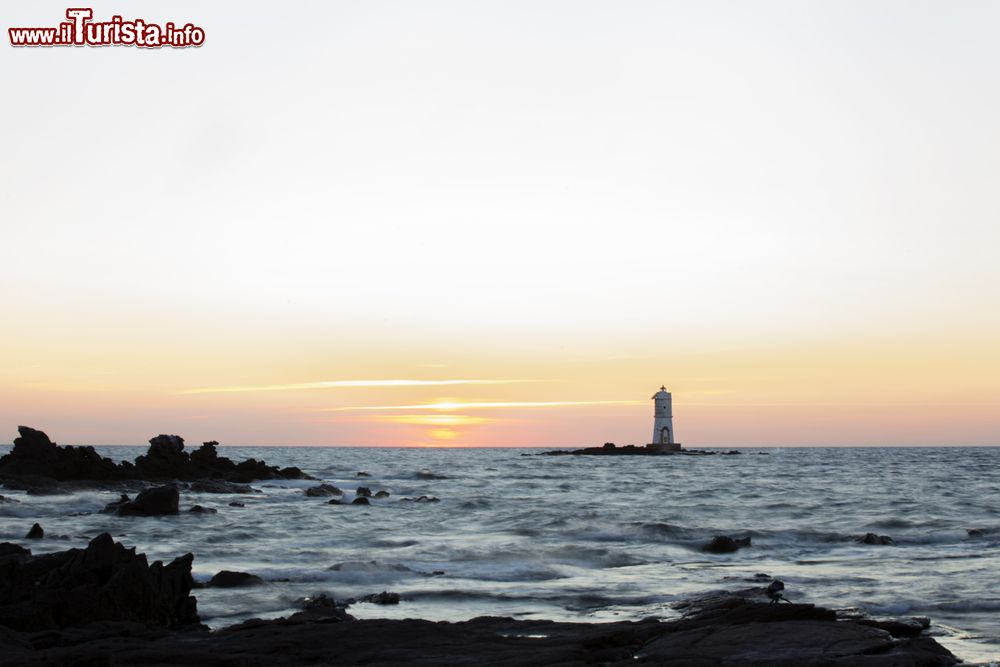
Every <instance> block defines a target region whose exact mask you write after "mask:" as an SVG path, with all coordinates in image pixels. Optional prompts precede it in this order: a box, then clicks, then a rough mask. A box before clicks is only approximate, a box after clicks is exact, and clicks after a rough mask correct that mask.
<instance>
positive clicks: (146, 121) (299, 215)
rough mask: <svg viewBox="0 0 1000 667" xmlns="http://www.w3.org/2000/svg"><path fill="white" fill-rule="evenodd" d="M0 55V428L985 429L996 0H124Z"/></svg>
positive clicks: (383, 435) (459, 431) (694, 442)
mask: <svg viewBox="0 0 1000 667" xmlns="http://www.w3.org/2000/svg"><path fill="white" fill-rule="evenodd" d="M90 6H93V8H94V13H95V18H97V19H103V20H107V19H109V18H110V17H111V15H113V14H121V15H122V16H123V17H125V18H126V19H132V18H136V17H142V18H144V19H146V20H148V21H153V22H161V23H164V22H166V21H174V22H177V23H185V22H188V21H190V22H193V23H195V24H198V25H200V26H202V27H203V28H204V29H205V32H206V43H205V45H204V46H203V47H201V48H197V49H156V50H143V49H138V48H129V47H106V48H91V47H81V48H49V49H39V48H13V47H11V46H10V44H9V42H8V41H7V39H6V28H8V27H13V26H49V25H52V26H54V25H57V24H58V23H59V22H60V20H65V10H66V7H67V5H66V4H65V3H62V4H59V3H53V2H48V1H37V2H21V3H6V4H5V5H4V6H3V9H2V11H0V16H2V17H3V23H4V25H3V28H4V44H2V45H0V83H2V90H3V91H4V103H3V104H2V105H0V119H2V126H3V128H4V141H3V145H2V152H0V231H2V235H0V307H2V313H3V315H2V318H0V442H10V441H11V440H12V439H13V438H14V437H15V436H16V427H17V425H18V424H26V425H30V426H33V427H36V428H40V429H43V430H45V431H46V432H48V433H49V435H50V436H51V437H52V438H53V439H54V440H57V441H58V442H60V443H63V444H140V443H144V442H145V441H146V440H147V439H148V438H149V437H151V436H153V435H155V434H157V433H176V434H179V435H182V436H183V437H184V438H186V439H187V440H188V441H189V442H191V443H198V442H201V441H203V440H210V439H215V440H219V441H220V442H222V444H303V445H407V446H433V445H447V446H516V445H529V446H570V445H577V446H579V445H594V444H601V443H603V442H605V441H613V442H616V443H618V444H628V443H635V444H643V443H646V442H647V441H648V440H649V438H650V430H651V423H652V410H653V408H652V401H651V400H650V397H651V396H652V394H653V393H654V392H655V391H656V390H657V389H658V388H659V386H660V385H661V384H665V385H666V386H667V388H668V389H669V390H671V391H672V392H673V396H674V421H675V426H676V433H677V437H678V439H679V440H680V441H681V442H682V443H684V444H685V445H686V446H689V447H697V446H716V445H719V446H730V445H933V444H964V445H974V444H1000V187H998V185H1000V123H998V122H997V119H998V118H1000V40H998V39H997V34H998V30H1000V3H996V2H985V1H984V2H975V1H969V2H962V3H946V2H912V1H899V2H891V1H885V2H877V3H872V2H868V1H863V2H862V1H857V2H851V1H841V0H838V1H830V2H799V1H797V0H796V1H788V2H714V1H708V2H701V1H699V2H694V1H693V0H692V1H691V2H642V1H638V0H636V1H629V2H612V1H605V2H587V1H580V0H572V1H569V0H567V1H565V2H553V1H548V0H540V1H536V2H528V1H523V2H521V1H514V2H509V1H507V2H500V1H496V2H487V1H483V2H479V1H472V2H469V1H466V0H461V1H460V0H455V1H453V2H437V1H433V2H432V1H427V2H425V1H420V2H403V1H399V2H384V1H380V0H364V1H361V0H357V1H354V2H339V1H331V2H322V3H320V2H299V3H246V2H241V3H234V2H233V3H230V2H214V3H203V2H179V1H171V2H136V1H134V0H129V1H128V2H125V1H121V0H117V1H114V2H102V3H98V4H91V5H90Z"/></svg>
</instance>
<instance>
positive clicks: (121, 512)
mask: <svg viewBox="0 0 1000 667" xmlns="http://www.w3.org/2000/svg"><path fill="white" fill-rule="evenodd" d="M180 498H181V494H180V492H179V491H178V490H177V487H176V486H173V485H170V486H158V487H156V488H153V489H145V490H143V491H141V492H140V493H139V495H138V496H136V497H135V500H128V496H125V498H123V499H120V500H117V501H115V502H113V503H111V504H109V505H108V506H107V507H105V508H104V510H105V511H106V512H114V513H115V514H117V515H118V516H167V515H170V514H177V512H178V505H179V503H180Z"/></svg>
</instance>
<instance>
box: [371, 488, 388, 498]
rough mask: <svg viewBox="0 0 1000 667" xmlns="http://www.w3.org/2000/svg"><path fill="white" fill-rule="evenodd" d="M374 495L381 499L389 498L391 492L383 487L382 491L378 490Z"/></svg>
mask: <svg viewBox="0 0 1000 667" xmlns="http://www.w3.org/2000/svg"><path fill="white" fill-rule="evenodd" d="M373 497H374V498H379V499H381V498H388V497H389V492H388V491H385V490H384V489H383V490H382V491H377V492H376V493H375V495H374V496H373Z"/></svg>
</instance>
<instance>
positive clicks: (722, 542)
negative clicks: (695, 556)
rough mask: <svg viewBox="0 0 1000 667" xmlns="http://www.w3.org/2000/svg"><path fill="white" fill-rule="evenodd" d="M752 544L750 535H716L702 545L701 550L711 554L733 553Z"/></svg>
mask: <svg viewBox="0 0 1000 667" xmlns="http://www.w3.org/2000/svg"><path fill="white" fill-rule="evenodd" d="M748 546H750V537H749V536H747V537H730V536H729V535H716V536H715V537H713V538H712V540H711V541H710V542H708V543H707V544H705V545H704V546H702V548H701V550H702V551H705V552H707V553H711V554H731V553H733V552H735V551H738V550H740V549H742V548H743V547H748Z"/></svg>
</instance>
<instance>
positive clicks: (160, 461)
mask: <svg viewBox="0 0 1000 667" xmlns="http://www.w3.org/2000/svg"><path fill="white" fill-rule="evenodd" d="M17 430H18V432H19V433H20V437H18V438H16V439H15V440H14V448H13V449H12V450H11V451H10V453H8V454H7V455H6V456H3V457H2V458H0V477H4V478H25V479H31V481H32V482H33V483H34V484H35V486H38V487H39V488H44V486H45V480H46V479H48V480H57V481H79V480H97V481H110V480H148V481H167V480H179V481H195V480H212V481H213V482H215V483H216V485H217V486H216V488H225V487H219V486H218V485H219V484H223V483H230V484H235V485H245V484H247V483H248V482H251V481H254V480H258V479H311V477H309V475H306V474H305V473H303V472H302V471H301V470H299V469H298V468H295V467H289V468H278V467H277V466H269V465H267V464H266V463H265V462H263V461H258V460H256V459H247V460H245V461H241V462H239V463H234V462H233V461H231V460H230V459H228V458H226V457H224V456H219V453H218V450H217V449H216V446H217V445H218V444H219V443H217V442H214V441H213V442H206V443H204V444H203V445H202V446H201V447H200V448H198V449H196V450H194V451H193V452H191V453H190V454H189V453H188V452H186V451H184V439H183V438H181V437H180V436H178V435H165V434H161V435H158V436H156V437H154V438H152V439H150V441H149V450H148V451H147V452H146V453H145V454H143V455H142V456H139V457H138V458H136V460H135V463H130V462H128V461H123V462H122V463H115V462H114V461H112V460H111V459H109V458H107V457H102V456H101V455H100V454H98V453H97V451H96V450H95V449H94V448H93V447H89V446H87V447H72V446H66V447H60V446H58V445H57V444H56V443H54V442H52V441H51V440H49V436H47V435H46V434H45V433H43V432H42V431H38V430H36V429H33V428H30V427H27V426H18V427H17ZM32 478H34V479H32ZM209 488H211V485H209V486H206V487H205V490H208V489H209ZM230 488H231V489H239V490H225V491H221V490H220V491H215V490H214V489H212V490H209V491H208V492H223V493H250V492H252V491H253V489H250V487H242V486H235V487H230Z"/></svg>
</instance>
